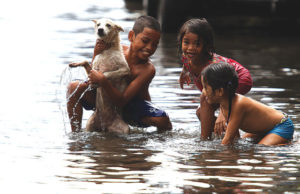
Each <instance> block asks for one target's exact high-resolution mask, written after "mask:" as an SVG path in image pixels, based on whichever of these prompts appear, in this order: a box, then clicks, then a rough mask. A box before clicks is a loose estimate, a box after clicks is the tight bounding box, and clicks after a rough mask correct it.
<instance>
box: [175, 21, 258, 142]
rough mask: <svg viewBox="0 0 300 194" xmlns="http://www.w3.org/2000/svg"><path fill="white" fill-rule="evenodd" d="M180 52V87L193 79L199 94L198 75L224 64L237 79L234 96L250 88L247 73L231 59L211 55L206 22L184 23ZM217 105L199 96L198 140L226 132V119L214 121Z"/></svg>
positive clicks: (211, 34) (179, 39) (179, 40)
mask: <svg viewBox="0 0 300 194" xmlns="http://www.w3.org/2000/svg"><path fill="white" fill-rule="evenodd" d="M178 47H179V52H180V53H182V56H181V60H182V62H183V68H182V72H181V74H180V78H179V83H180V87H181V88H182V89H183V85H184V84H185V83H187V84H188V85H189V83H190V82H191V79H190V78H192V79H193V81H194V83H195V84H196V86H197V88H198V89H199V90H200V91H202V88H203V86H202V84H201V79H200V76H201V72H202V70H203V69H204V68H205V67H207V66H209V65H210V64H212V63H216V62H226V63H229V64H230V65H232V66H233V67H234V68H235V70H236V71H237V73H238V75H239V85H238V89H237V93H240V94H246V93H247V92H249V91H250V89H251V87H252V78H251V75H250V73H249V71H248V70H247V69H246V68H245V67H243V66H242V65H241V64H239V63H238V62H236V61H235V60H233V59H229V58H226V57H223V56H220V55H218V54H216V53H215V51H214V40H213V30H212V28H211V26H210V25H209V23H208V22H207V20H206V19H197V18H195V19H190V20H188V21H186V22H185V23H184V24H183V25H182V27H181V29H180V31H179V34H178ZM218 107H219V105H218V104H217V103H216V104H208V103H207V101H206V100H205V99H204V97H203V95H202V94H201V96H200V106H199V108H198V109H197V112H196V114H197V116H198V118H199V120H200V122H201V138H202V139H210V138H211V134H212V131H213V130H214V132H215V134H217V135H221V133H222V132H223V131H224V130H225V127H226V126H225V119H224V117H223V115H222V114H219V116H218V118H217V119H216V118H215V116H214V113H215V111H216V109H217V108H218Z"/></svg>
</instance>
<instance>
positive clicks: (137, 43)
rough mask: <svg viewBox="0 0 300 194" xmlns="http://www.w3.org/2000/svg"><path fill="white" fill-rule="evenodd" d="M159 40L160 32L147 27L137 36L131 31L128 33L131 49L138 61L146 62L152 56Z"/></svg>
mask: <svg viewBox="0 0 300 194" xmlns="http://www.w3.org/2000/svg"><path fill="white" fill-rule="evenodd" d="M159 39H160V32H158V31H156V30H153V29H151V28H147V27H146V28H144V30H143V32H141V33H139V34H137V35H136V34H135V33H134V32H133V31H130V32H129V40H130V42H131V49H132V51H133V52H134V53H135V55H136V56H137V57H138V58H139V59H140V60H148V58H149V57H150V56H151V55H153V54H154V52H155V51H156V49H157V46H158V43H159Z"/></svg>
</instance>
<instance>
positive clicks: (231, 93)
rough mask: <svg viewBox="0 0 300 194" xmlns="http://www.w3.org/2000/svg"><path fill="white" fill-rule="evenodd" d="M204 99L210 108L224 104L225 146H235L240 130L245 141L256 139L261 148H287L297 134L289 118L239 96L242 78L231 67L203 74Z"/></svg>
mask: <svg viewBox="0 0 300 194" xmlns="http://www.w3.org/2000/svg"><path fill="white" fill-rule="evenodd" d="M201 82H202V85H203V90H202V92H203V96H204V97H205V100H206V101H207V102H208V103H209V104H214V103H218V104H220V112H222V114H223V115H224V116H225V118H227V129H226V132H225V136H224V138H223V140H222V144H224V145H226V144H232V143H233V141H234V138H235V134H236V133H237V131H238V130H239V129H241V130H243V131H245V132H247V133H246V134H245V135H244V137H256V138H258V139H259V142H258V143H259V144H264V145H278V144H286V143H288V142H289V141H290V140H291V139H292V138H293V134H294V126H293V122H292V121H291V119H290V118H288V116H287V114H285V113H282V112H280V111H278V110H275V109H273V108H271V107H269V106H267V105H265V104H262V103H260V102H258V101H255V100H253V99H251V98H248V97H245V96H243V95H240V94H236V93H235V92H236V89H237V88H238V84H239V83H238V75H237V72H236V71H235V69H234V67H233V66H231V65H229V64H227V63H215V64H211V65H209V66H208V67H206V68H205V69H204V70H203V71H202V73H201Z"/></svg>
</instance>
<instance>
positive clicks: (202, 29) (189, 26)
mask: <svg viewBox="0 0 300 194" xmlns="http://www.w3.org/2000/svg"><path fill="white" fill-rule="evenodd" d="M187 32H191V33H194V34H197V35H198V37H199V39H201V40H202V42H203V51H204V56H205V57H207V59H209V60H211V59H212V57H213V53H214V52H215V47H214V37H213V29H212V27H211V25H210V24H209V23H208V21H207V20H206V19H205V18H193V19H190V20H188V21H186V22H185V23H184V24H183V25H182V26H181V28H180V30H179V33H178V36H177V42H178V52H179V53H180V54H181V53H182V46H181V44H182V39H183V36H184V35H185V33H187Z"/></svg>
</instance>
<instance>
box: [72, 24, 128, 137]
mask: <svg viewBox="0 0 300 194" xmlns="http://www.w3.org/2000/svg"><path fill="white" fill-rule="evenodd" d="M92 21H93V22H94V23H95V34H96V36H97V39H100V40H101V41H103V42H104V43H105V44H106V45H108V46H107V47H108V48H106V49H105V50H104V51H102V52H101V53H100V54H98V55H97V56H95V58H94V60H93V64H92V68H93V69H95V70H97V71H101V72H102V73H103V74H104V76H105V77H106V78H107V79H109V80H110V82H111V83H112V85H113V86H114V87H115V88H117V89H118V90H119V91H120V92H123V91H124V90H125V89H126V87H127V86H128V79H129V76H130V69H129V66H128V64H127V61H126V59H125V57H124V55H123V49H122V45H121V43H120V36H119V33H120V32H121V31H123V32H124V30H123V28H122V27H121V26H119V25H117V24H116V23H114V22H113V21H112V20H110V19H106V18H102V19H98V20H92ZM75 66H83V67H85V70H86V72H87V73H89V72H90V70H91V67H90V66H89V64H88V62H82V63H77V65H74V64H73V65H72V64H70V67H75ZM121 112H122V110H121V109H120V108H118V107H117V106H116V105H114V104H113V103H112V102H111V101H110V98H109V96H108V95H107V94H106V92H105V91H104V89H102V88H101V87H98V88H97V94H96V109H95V111H94V113H93V114H92V115H91V117H90V118H89V119H88V121H87V124H86V130H87V131H108V132H115V133H121V134H126V133H128V132H129V125H128V124H127V123H126V122H125V121H124V120H123V119H122V115H121Z"/></svg>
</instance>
